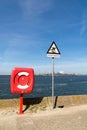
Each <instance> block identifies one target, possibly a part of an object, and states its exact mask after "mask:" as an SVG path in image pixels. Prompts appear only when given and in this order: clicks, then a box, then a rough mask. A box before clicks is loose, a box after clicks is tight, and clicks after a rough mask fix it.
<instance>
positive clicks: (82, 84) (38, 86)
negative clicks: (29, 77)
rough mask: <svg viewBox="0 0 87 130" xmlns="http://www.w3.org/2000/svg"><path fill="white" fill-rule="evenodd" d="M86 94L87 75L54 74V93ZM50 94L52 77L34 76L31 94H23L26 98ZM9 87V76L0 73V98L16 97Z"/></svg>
mask: <svg viewBox="0 0 87 130" xmlns="http://www.w3.org/2000/svg"><path fill="white" fill-rule="evenodd" d="M82 94H87V76H55V77H54V95H55V96H64V95H82ZM51 95H52V77H51V76H35V83H34V89H33V92H32V94H25V95H24V97H26V98H35V97H46V96H51ZM18 97H19V95H18V94H12V93H11V89H10V76H8V75H0V99H10V98H18Z"/></svg>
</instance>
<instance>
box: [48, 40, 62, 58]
mask: <svg viewBox="0 0 87 130" xmlns="http://www.w3.org/2000/svg"><path fill="white" fill-rule="evenodd" d="M47 56H48V57H59V56H60V51H59V49H58V47H57V45H56V43H55V42H54V41H53V42H52V44H51V46H50V48H49V49H48V51H47Z"/></svg>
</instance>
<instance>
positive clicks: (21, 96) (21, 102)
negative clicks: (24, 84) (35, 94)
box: [19, 94, 23, 114]
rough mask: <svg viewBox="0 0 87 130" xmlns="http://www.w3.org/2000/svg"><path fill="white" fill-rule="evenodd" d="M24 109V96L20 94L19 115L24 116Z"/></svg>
mask: <svg viewBox="0 0 87 130" xmlns="http://www.w3.org/2000/svg"><path fill="white" fill-rule="evenodd" d="M22 107H23V94H20V112H19V114H23V111H22Z"/></svg>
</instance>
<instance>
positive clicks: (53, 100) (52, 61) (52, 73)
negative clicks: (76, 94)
mask: <svg viewBox="0 0 87 130" xmlns="http://www.w3.org/2000/svg"><path fill="white" fill-rule="evenodd" d="M52 108H53V109H54V57H52Z"/></svg>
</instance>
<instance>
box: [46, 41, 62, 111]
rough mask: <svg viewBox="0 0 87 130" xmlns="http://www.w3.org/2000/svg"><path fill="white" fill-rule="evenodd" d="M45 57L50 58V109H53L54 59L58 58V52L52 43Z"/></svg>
mask: <svg viewBox="0 0 87 130" xmlns="http://www.w3.org/2000/svg"><path fill="white" fill-rule="evenodd" d="M47 56H48V57H51V58H52V108H53V109H54V58H57V57H60V51H59V49H58V47H57V45H56V43H55V42H54V41H53V42H52V44H51V46H50V48H49V49H48V51H47Z"/></svg>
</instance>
